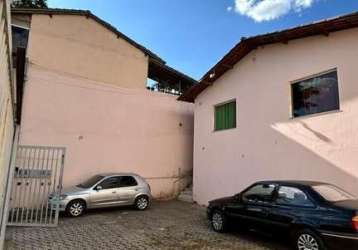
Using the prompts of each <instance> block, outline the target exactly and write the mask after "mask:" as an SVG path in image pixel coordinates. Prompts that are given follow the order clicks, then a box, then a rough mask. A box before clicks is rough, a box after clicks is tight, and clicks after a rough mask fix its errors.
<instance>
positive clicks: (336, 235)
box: [207, 181, 358, 250]
mask: <svg viewBox="0 0 358 250" xmlns="http://www.w3.org/2000/svg"><path fill="white" fill-rule="evenodd" d="M207 213H208V218H209V220H210V222H211V225H212V227H213V229H214V230H215V231H217V232H225V231H226V230H227V229H228V228H229V226H230V224H236V225H237V226H239V227H240V226H242V227H243V228H254V229H257V230H263V231H268V232H272V233H279V234H278V235H284V234H288V235H289V236H290V237H291V238H292V241H293V243H294V247H295V248H296V249H298V250H327V249H342V250H343V249H344V250H350V249H355V250H357V249H358V200H357V199H356V198H355V197H354V196H352V195H351V194H349V193H347V192H346V191H344V190H342V189H340V188H338V187H336V186H334V185H331V184H327V183H322V182H312V181H262V182H257V183H255V184H253V185H251V186H250V187H248V188H247V189H245V190H244V191H242V192H241V193H239V194H237V195H234V196H231V197H226V198H221V199H217V200H213V201H210V202H209V206H208V209H207Z"/></svg>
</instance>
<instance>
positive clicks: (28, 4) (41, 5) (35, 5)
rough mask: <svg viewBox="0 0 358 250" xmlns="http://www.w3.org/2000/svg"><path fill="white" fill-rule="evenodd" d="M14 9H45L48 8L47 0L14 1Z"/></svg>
mask: <svg viewBox="0 0 358 250" xmlns="http://www.w3.org/2000/svg"><path fill="white" fill-rule="evenodd" d="M11 7H13V8H32V9H45V8H48V7H47V0H14V1H13V2H12V4H11Z"/></svg>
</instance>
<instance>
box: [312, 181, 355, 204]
mask: <svg viewBox="0 0 358 250" xmlns="http://www.w3.org/2000/svg"><path fill="white" fill-rule="evenodd" d="M312 188H313V189H314V190H315V191H316V192H317V193H319V194H320V195H321V196H322V197H323V198H324V199H326V200H327V201H330V202H338V201H345V200H354V199H356V198H355V197H354V196H353V195H351V194H349V193H347V192H346V191H344V190H342V189H340V188H338V187H335V186H332V185H317V186H313V187H312Z"/></svg>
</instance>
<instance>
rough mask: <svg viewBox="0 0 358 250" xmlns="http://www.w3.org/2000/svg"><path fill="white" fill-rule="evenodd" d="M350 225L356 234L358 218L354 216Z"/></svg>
mask: <svg viewBox="0 0 358 250" xmlns="http://www.w3.org/2000/svg"><path fill="white" fill-rule="evenodd" d="M352 225H353V228H354V230H356V231H357V232H358V216H354V217H353V218H352Z"/></svg>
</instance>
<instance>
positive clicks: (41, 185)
mask: <svg viewBox="0 0 358 250" xmlns="http://www.w3.org/2000/svg"><path fill="white" fill-rule="evenodd" d="M64 159H65V148H62V147H42V146H21V145H19V146H18V148H17V154H16V161H15V169H14V176H13V178H14V179H13V181H12V190H11V196H10V210H9V211H10V213H9V219H8V223H7V225H9V226H57V224H58V216H59V204H58V202H55V205H53V203H51V204H52V205H51V204H50V203H49V197H50V196H51V200H53V201H58V200H59V199H60V194H61V189H62V176H63V168H64Z"/></svg>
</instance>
